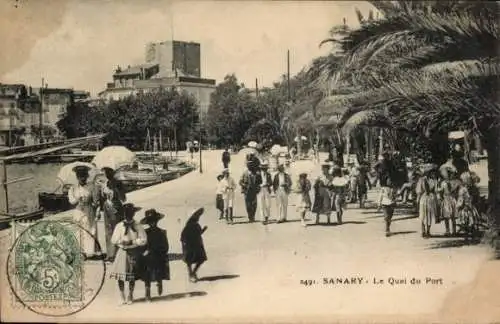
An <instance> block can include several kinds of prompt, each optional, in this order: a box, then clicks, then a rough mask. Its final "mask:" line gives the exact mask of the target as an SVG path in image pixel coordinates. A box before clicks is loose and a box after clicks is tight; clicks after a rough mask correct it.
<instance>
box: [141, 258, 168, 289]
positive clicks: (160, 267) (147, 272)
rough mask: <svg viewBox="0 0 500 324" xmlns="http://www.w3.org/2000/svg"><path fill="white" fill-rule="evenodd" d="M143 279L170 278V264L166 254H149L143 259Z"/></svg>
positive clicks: (157, 279) (153, 280) (150, 280)
mask: <svg viewBox="0 0 500 324" xmlns="http://www.w3.org/2000/svg"><path fill="white" fill-rule="evenodd" d="M141 272H142V273H141V279H142V280H144V281H149V282H155V281H162V280H170V264H169V262H168V257H166V256H165V255H158V254H154V253H152V254H148V255H147V256H143V257H142V260H141Z"/></svg>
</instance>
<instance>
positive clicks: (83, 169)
mask: <svg viewBox="0 0 500 324" xmlns="http://www.w3.org/2000/svg"><path fill="white" fill-rule="evenodd" d="M89 171H90V167H88V166H86V165H77V166H76V167H74V168H73V172H75V173H76V174H77V175H85V174H86V175H88V174H89Z"/></svg>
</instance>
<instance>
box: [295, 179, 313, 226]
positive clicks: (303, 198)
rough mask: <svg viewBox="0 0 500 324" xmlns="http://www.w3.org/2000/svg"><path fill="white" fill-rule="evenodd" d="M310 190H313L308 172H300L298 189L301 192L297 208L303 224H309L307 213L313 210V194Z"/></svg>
mask: <svg viewBox="0 0 500 324" xmlns="http://www.w3.org/2000/svg"><path fill="white" fill-rule="evenodd" d="M309 191H311V182H310V181H309V180H308V179H307V173H301V174H299V183H298V190H297V192H298V194H299V204H298V207H297V209H298V211H299V212H300V218H301V223H302V226H307V225H306V213H307V211H309V210H311V196H310V195H309Z"/></svg>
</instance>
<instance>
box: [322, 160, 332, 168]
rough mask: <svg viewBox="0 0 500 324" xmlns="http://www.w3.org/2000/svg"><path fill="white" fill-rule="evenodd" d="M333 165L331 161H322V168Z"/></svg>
mask: <svg viewBox="0 0 500 324" xmlns="http://www.w3.org/2000/svg"><path fill="white" fill-rule="evenodd" d="M330 166H331V164H330V162H326V161H325V162H321V167H322V168H329V167H330Z"/></svg>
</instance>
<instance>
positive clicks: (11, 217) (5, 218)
mask: <svg viewBox="0 0 500 324" xmlns="http://www.w3.org/2000/svg"><path fill="white" fill-rule="evenodd" d="M43 214H44V210H43V209H38V210H35V211H30V212H25V213H19V214H5V213H2V214H1V216H0V230H3V229H6V228H9V227H10V224H11V222H12V221H15V222H31V221H36V220H39V219H42V218H43Z"/></svg>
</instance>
